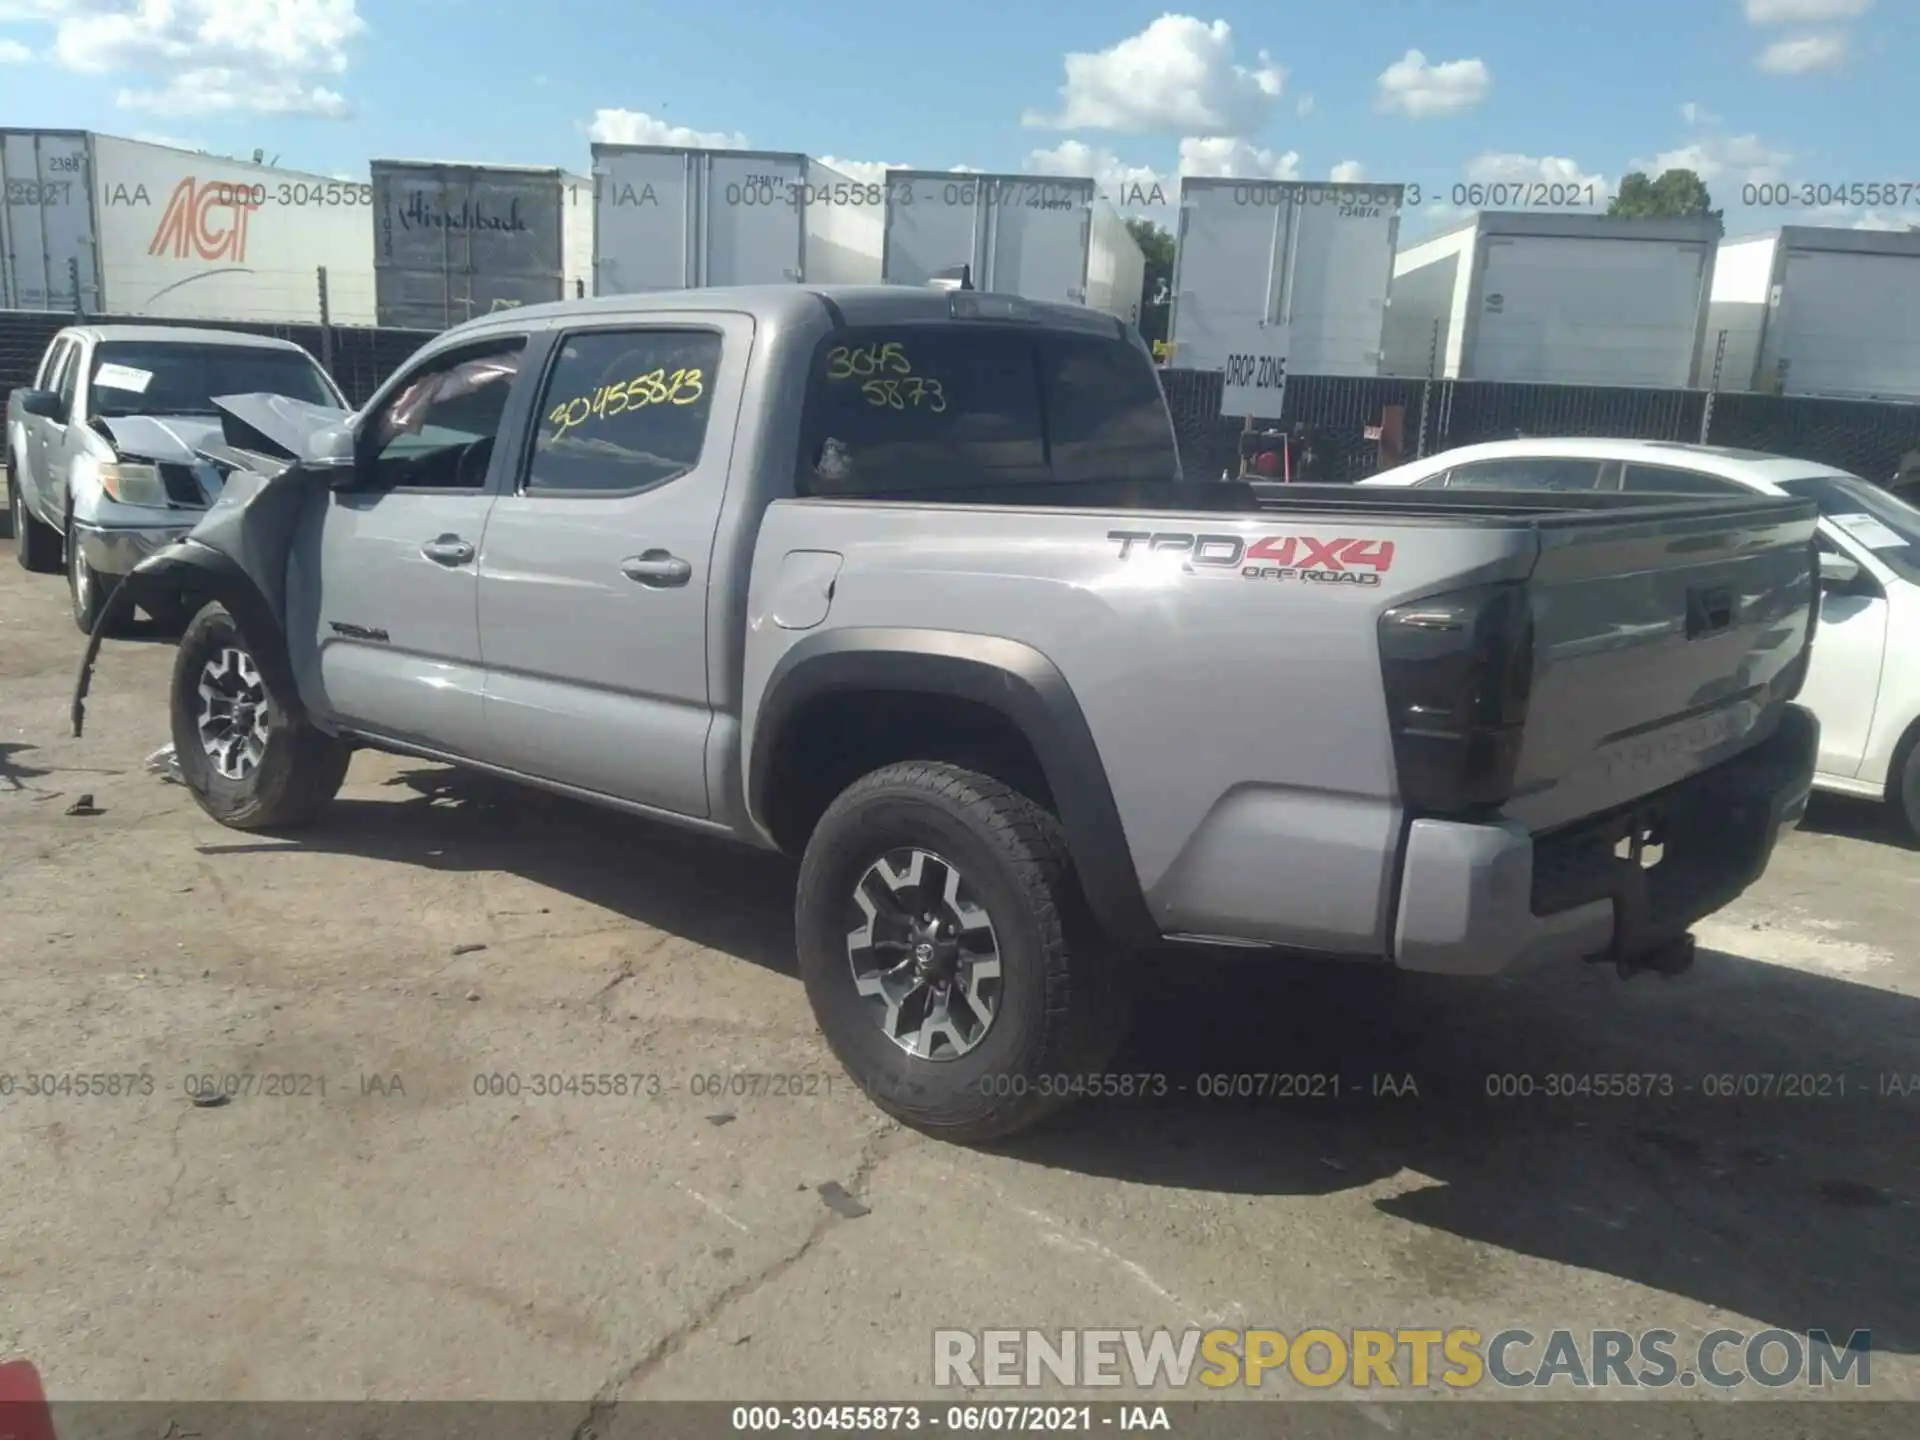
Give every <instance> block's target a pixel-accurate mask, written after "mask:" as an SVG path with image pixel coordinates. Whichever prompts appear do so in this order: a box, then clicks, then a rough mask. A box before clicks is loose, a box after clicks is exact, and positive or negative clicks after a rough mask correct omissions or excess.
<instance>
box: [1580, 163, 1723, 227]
mask: <svg viewBox="0 0 1920 1440" xmlns="http://www.w3.org/2000/svg"><path fill="white" fill-rule="evenodd" d="M1607 214H1609V215H1620V216H1625V217H1627V218H1629V219H1636V220H1638V219H1649V218H1655V217H1658V218H1672V217H1684V218H1688V219H1709V220H1718V219H1719V218H1720V212H1719V211H1718V210H1715V209H1714V208H1713V197H1712V196H1711V195H1709V194H1707V182H1706V181H1704V180H1702V179H1701V178H1700V177H1699V176H1698V175H1696V174H1695V173H1694V172H1693V171H1691V170H1667V171H1663V172H1662V173H1661V176H1660V178H1659V179H1658V180H1649V179H1648V178H1647V176H1646V172H1644V171H1641V170H1635V171H1632V172H1630V173H1629V174H1626V175H1623V176H1622V177H1621V178H1620V190H1619V193H1617V194H1616V195H1615V196H1614V197H1613V199H1612V200H1611V201H1609V202H1608V204H1607Z"/></svg>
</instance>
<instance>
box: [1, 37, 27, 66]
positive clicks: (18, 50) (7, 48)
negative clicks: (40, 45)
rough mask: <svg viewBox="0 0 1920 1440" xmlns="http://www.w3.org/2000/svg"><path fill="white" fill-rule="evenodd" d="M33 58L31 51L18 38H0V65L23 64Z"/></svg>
mask: <svg viewBox="0 0 1920 1440" xmlns="http://www.w3.org/2000/svg"><path fill="white" fill-rule="evenodd" d="M31 59H33V51H31V50H29V49H28V48H27V47H26V46H24V45H22V44H21V43H20V42H19V41H18V40H0V65H24V64H26V63H27V62H28V61H29V60H31Z"/></svg>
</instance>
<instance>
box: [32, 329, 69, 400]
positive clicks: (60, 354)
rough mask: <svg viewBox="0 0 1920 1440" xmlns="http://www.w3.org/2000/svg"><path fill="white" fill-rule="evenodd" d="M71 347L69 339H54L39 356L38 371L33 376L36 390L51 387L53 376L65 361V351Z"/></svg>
mask: <svg viewBox="0 0 1920 1440" xmlns="http://www.w3.org/2000/svg"><path fill="white" fill-rule="evenodd" d="M72 348H73V341H71V340H56V341H54V342H53V345H52V346H51V347H50V348H49V349H48V350H47V353H46V354H45V355H44V356H42V357H41V360H40V372H39V373H38V374H37V375H35V376H34V377H33V388H34V389H36V390H51V389H53V377H54V376H56V375H58V374H59V373H60V367H61V366H62V365H63V364H65V363H66V359H67V352H68V351H69V350H71V349H72Z"/></svg>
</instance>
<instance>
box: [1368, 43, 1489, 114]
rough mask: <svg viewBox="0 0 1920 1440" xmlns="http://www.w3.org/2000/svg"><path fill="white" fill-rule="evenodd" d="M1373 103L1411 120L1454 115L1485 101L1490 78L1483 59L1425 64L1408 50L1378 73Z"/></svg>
mask: <svg viewBox="0 0 1920 1440" xmlns="http://www.w3.org/2000/svg"><path fill="white" fill-rule="evenodd" d="M1377 83H1378V85H1379V95H1378V98H1377V100H1376V104H1377V105H1378V107H1379V108H1380V109H1381V110H1384V111H1387V112H1389V113H1391V112H1395V111H1397V112H1399V113H1400V114H1403V115H1407V116H1409V117H1411V118H1412V119H1415V120H1424V119H1426V118H1427V117H1428V116H1430V115H1454V114H1458V113H1459V112H1460V111H1462V110H1470V109H1472V108H1473V107H1474V106H1475V105H1478V104H1479V103H1480V102H1481V101H1482V100H1484V99H1486V98H1487V91H1488V89H1489V88H1490V87H1491V86H1492V84H1493V76H1492V74H1491V72H1489V71H1488V69H1487V64H1486V62H1485V61H1484V60H1447V61H1443V62H1442V63H1441V64H1438V65H1433V64H1429V63H1428V61H1427V57H1426V56H1425V55H1423V54H1421V53H1420V52H1419V51H1418V50H1409V51H1407V53H1406V54H1405V55H1403V56H1401V57H1400V58H1399V59H1398V60H1396V61H1394V62H1393V64H1391V65H1389V66H1388V67H1387V68H1386V69H1385V70H1382V71H1381V72H1380V78H1379V81H1378V82H1377Z"/></svg>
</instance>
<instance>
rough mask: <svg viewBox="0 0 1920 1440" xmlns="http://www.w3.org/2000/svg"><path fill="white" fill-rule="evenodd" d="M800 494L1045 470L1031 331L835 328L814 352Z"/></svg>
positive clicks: (941, 483)
mask: <svg viewBox="0 0 1920 1440" xmlns="http://www.w3.org/2000/svg"><path fill="white" fill-rule="evenodd" d="M800 462H801V463H800V476H799V481H798V489H799V493H801V494H802V495H826V496H832V495H892V494H911V493H913V492H915V491H919V490H938V489H948V488H952V487H956V486H966V485H1005V484H1015V483H1021V482H1025V481H1044V480H1046V479H1047V478H1048V471H1047V452H1046V436H1045V431H1044V429H1043V426H1042V422H1041V418H1040V385H1039V377H1038V375H1037V374H1036V373H1035V369H1034V355H1033V337H1032V336H1031V334H1029V333H1027V332H1024V331H1014V330H995V329H989V328H982V329H977V330H976V329H968V328H961V327H958V326H925V325H922V326H904V325H903V326H899V327H896V328H891V329H885V330H854V331H843V332H841V333H839V334H837V335H835V336H833V337H832V338H831V339H830V341H829V342H828V343H827V344H826V345H824V346H822V347H821V350H820V352H819V354H818V355H817V356H816V357H815V360H814V368H813V376H812V378H811V381H810V384H809V393H808V397H807V424H806V430H805V438H804V439H803V441H802V451H801V457H800Z"/></svg>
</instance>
